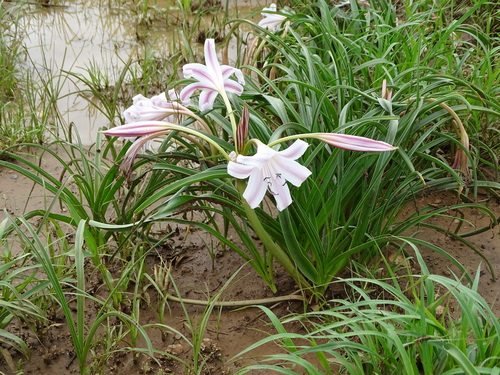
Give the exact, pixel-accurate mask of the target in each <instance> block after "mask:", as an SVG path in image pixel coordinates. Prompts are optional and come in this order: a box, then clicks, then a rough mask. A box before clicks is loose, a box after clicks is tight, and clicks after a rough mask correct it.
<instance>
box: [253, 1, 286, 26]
mask: <svg viewBox="0 0 500 375" xmlns="http://www.w3.org/2000/svg"><path fill="white" fill-rule="evenodd" d="M261 14H262V16H263V17H264V18H263V19H262V20H261V21H260V22H259V26H260V27H263V28H264V29H266V28H267V29H269V31H271V32H274V31H276V30H277V29H278V28H279V27H280V26H281V24H282V23H283V21H284V20H286V16H283V15H281V14H277V13H276V4H274V3H273V4H271V5H270V6H269V8H264V9H262V13H261Z"/></svg>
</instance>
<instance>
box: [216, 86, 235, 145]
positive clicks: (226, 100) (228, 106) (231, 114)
mask: <svg viewBox="0 0 500 375" xmlns="http://www.w3.org/2000/svg"><path fill="white" fill-rule="evenodd" d="M220 94H221V96H222V99H223V100H224V104H225V106H226V109H227V113H228V114H229V121H231V130H232V131H233V135H232V136H233V142H234V152H235V153H236V155H238V150H239V148H238V147H239V145H238V139H237V137H236V129H237V127H238V125H237V123H236V118H235V117H234V112H233V107H232V106H231V102H230V101H229V98H228V96H227V93H226V91H222V92H220Z"/></svg>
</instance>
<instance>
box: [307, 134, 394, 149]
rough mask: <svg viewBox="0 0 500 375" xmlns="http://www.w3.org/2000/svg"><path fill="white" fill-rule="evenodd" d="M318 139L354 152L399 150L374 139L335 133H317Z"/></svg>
mask: <svg viewBox="0 0 500 375" xmlns="http://www.w3.org/2000/svg"><path fill="white" fill-rule="evenodd" d="M316 134H317V137H315V138H318V139H320V140H321V141H323V142H326V143H328V144H330V145H332V146H335V147H338V148H342V149H345V150H352V151H366V152H369V151H392V150H395V149H397V147H394V146H392V145H390V144H388V143H386V142H382V141H376V140H374V139H370V138H365V137H359V136H356V135H348V134H335V133H316Z"/></svg>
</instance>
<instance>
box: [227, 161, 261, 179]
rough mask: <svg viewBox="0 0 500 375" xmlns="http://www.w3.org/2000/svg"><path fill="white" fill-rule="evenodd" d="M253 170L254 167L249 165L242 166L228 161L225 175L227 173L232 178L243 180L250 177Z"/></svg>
mask: <svg viewBox="0 0 500 375" xmlns="http://www.w3.org/2000/svg"><path fill="white" fill-rule="evenodd" d="M253 170H254V167H252V166H250V165H243V164H240V163H235V162H234V161H230V162H229V163H228V164H227V173H229V174H230V175H231V176H233V177H234V178H239V179H244V178H247V177H249V176H250V173H252V171H253Z"/></svg>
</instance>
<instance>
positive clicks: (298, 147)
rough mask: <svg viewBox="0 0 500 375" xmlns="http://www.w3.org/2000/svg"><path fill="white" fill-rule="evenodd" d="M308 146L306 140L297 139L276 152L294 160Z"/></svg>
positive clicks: (302, 153)
mask: <svg viewBox="0 0 500 375" xmlns="http://www.w3.org/2000/svg"><path fill="white" fill-rule="evenodd" d="M308 147H309V144H308V143H307V142H304V141H302V140H300V139H297V140H296V141H295V142H293V143H292V145H291V146H290V147H288V148H287V149H285V150H283V151H279V152H278V153H279V154H280V155H281V156H282V157H284V158H287V159H292V160H296V159H298V158H300V157H301V156H302V155H304V152H306V150H307V148H308Z"/></svg>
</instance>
